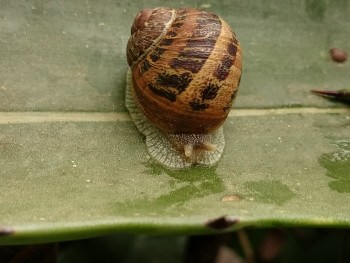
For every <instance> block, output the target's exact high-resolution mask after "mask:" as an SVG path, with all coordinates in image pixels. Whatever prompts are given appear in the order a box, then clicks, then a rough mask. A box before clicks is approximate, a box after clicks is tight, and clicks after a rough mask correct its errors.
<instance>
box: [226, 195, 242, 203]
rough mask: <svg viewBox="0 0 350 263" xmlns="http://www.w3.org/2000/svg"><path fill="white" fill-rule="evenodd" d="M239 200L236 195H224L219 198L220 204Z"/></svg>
mask: <svg viewBox="0 0 350 263" xmlns="http://www.w3.org/2000/svg"><path fill="white" fill-rule="evenodd" d="M239 200H241V198H240V197H239V196H238V195H226V196H224V197H222V198H221V201H222V202H233V201H239Z"/></svg>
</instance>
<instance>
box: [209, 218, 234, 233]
mask: <svg viewBox="0 0 350 263" xmlns="http://www.w3.org/2000/svg"><path fill="white" fill-rule="evenodd" d="M238 221H239V220H238V219H237V218H233V217H230V216H221V217H218V218H214V219H209V220H208V221H207V222H206V223H205V225H206V226H207V227H210V228H212V229H216V230H221V229H225V228H228V227H230V226H232V225H234V224H236V223H238Z"/></svg>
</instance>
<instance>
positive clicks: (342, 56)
mask: <svg viewBox="0 0 350 263" xmlns="http://www.w3.org/2000/svg"><path fill="white" fill-rule="evenodd" d="M329 52H330V54H331V57H332V59H333V61H335V62H344V61H345V60H346V58H347V56H348V54H347V53H346V51H345V50H342V49H340V48H331V49H330V51H329Z"/></svg>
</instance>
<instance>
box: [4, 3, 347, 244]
mask: <svg viewBox="0 0 350 263" xmlns="http://www.w3.org/2000/svg"><path fill="white" fill-rule="evenodd" d="M321 2H322V5H321V4H320V6H318V7H317V8H316V7H315V5H318V2H317V1H302V2H300V3H298V4H297V5H296V4H293V3H291V2H288V1H270V2H268V3H265V2H264V3H257V2H256V1H243V2H242V1H233V2H232V1H223V2H222V1H221V2H217V1H209V2H208V1H206V2H205V3H204V2H203V3H202V2H201V1H199V2H197V4H196V5H195V6H194V7H200V6H202V8H207V9H208V10H210V11H213V12H215V13H217V14H218V15H220V16H221V17H222V18H223V19H225V20H226V21H227V22H228V24H230V25H231V26H232V28H233V29H234V30H235V32H236V34H237V36H238V38H239V39H240V42H241V44H242V48H243V56H244V61H243V67H244V69H243V78H242V82H241V86H240V91H239V95H238V98H237V101H236V104H235V108H234V109H233V110H232V111H231V113H230V116H229V117H228V119H227V121H226V122H225V125H224V134H225V138H226V147H225V150H224V153H223V155H222V158H221V160H220V161H219V163H218V165H217V166H215V167H211V168H204V167H194V168H192V169H190V170H185V171H173V170H169V169H165V168H163V167H162V166H160V165H158V164H157V163H155V162H154V161H153V160H152V159H150V158H149V156H148V154H147V151H146V147H145V141H144V138H143V137H142V135H141V134H140V133H139V132H138V131H137V129H136V127H135V126H134V124H133V123H132V121H131V119H130V117H129V115H128V113H127V112H126V110H125V107H124V97H125V95H124V87H125V74H126V70H127V63H126V57H125V47H126V43H127V40H128V37H129V29H130V25H131V23H132V20H133V17H134V16H135V15H136V13H137V12H138V11H139V10H140V9H142V8H143V7H144V6H143V4H141V3H137V2H136V3H135V2H133V3H130V2H128V1H122V2H119V3H116V2H113V1H94V2H88V3H87V2H86V1H82V2H81V3H79V2H71V1H61V2H53V3H51V2H50V3H46V2H41V1H33V2H28V1H15V2H14V1H3V2H2V4H1V5H2V6H1V10H0V25H1V26H0V28H1V37H0V55H1V62H0V72H1V76H0V168H1V169H0V178H1V184H0V207H1V213H0V244H30V243H38V242H48V241H63V240H72V239H79V238H87V237H93V236H101V235H105V234H110V233H121V232H128V233H130V232H132V233H137V234H167V235H169V234H180V235H189V234H214V233H219V232H226V231H234V230H236V229H239V228H243V227H246V226H255V227H268V226H320V227H326V226H328V227H350V208H349V203H350V180H349V179H348V178H349V175H350V163H349V159H350V157H349V144H350V132H349V130H350V119H349V118H350V109H349V108H348V107H347V106H344V104H341V103H338V102H335V101H331V100H324V99H322V98H320V97H319V96H314V95H313V94H311V93H310V90H311V89H320V90H327V89H333V90H340V89H346V88H348V83H349V80H350V76H349V74H348V73H349V70H350V64H349V63H343V64H342V65H341V66H340V65H338V64H336V63H334V62H333V61H332V60H331V58H330V57H329V53H328V50H329V48H330V47H331V46H341V47H342V48H343V49H345V50H350V46H349V43H350V41H349V40H350V39H349V37H350V34H348V33H349V32H348V31H349V29H350V19H349V16H348V13H349V7H348V6H347V5H346V3H345V2H343V1H336V2H332V3H328V2H325V1H321ZM158 4H159V3H158V2H155V1H153V2H151V3H150V4H149V7H153V6H157V5H158ZM204 4H205V5H204ZM162 5H164V4H162ZM169 6H176V3H175V2H174V3H170V2H169ZM183 6H193V2H191V1H185V2H184V5H183ZM333 87H334V88H333ZM214 226H215V227H214Z"/></svg>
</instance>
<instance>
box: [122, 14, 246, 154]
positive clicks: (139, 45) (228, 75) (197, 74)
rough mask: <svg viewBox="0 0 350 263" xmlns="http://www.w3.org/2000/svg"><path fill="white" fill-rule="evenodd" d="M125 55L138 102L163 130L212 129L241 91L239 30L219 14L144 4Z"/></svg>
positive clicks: (191, 131) (189, 131)
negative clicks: (233, 29) (239, 87)
mask: <svg viewBox="0 0 350 263" xmlns="http://www.w3.org/2000/svg"><path fill="white" fill-rule="evenodd" d="M127 60H128V64H129V66H130V69H131V82H132V83H131V84H132V95H133V98H134V100H135V101H136V105H137V107H138V109H139V110H140V111H141V112H142V114H143V115H144V116H145V117H146V118H147V119H148V120H149V121H150V122H151V123H153V124H154V125H155V126H156V127H157V128H159V129H160V130H162V131H164V132H166V133H168V134H172V135H175V136H176V135H178V134H188V135H191V134H210V133H213V132H214V131H216V130H217V129H218V128H219V127H220V126H221V125H222V124H223V122H224V121H225V119H226V117H227V115H228V113H229V111H230V109H231V106H232V104H233V102H234V99H235V97H236V95H237V91H238V86H239V82H240V77H241V67H242V55H241V47H240V44H239V42H238V40H237V38H236V35H235V34H234V33H233V31H232V30H231V28H230V27H229V26H228V25H227V24H226V22H224V21H223V20H222V19H221V18H220V17H218V16H217V15H215V14H213V13H210V12H206V11H201V10H197V9H191V8H181V9H171V8H166V7H159V8H155V9H153V10H152V9H144V10H142V11H141V12H140V13H139V14H138V15H137V16H136V17H135V20H134V23H133V25H132V28H131V37H130V39H129V41H128V44H127ZM173 144H174V145H176V143H173ZM180 144H181V143H180ZM181 147H182V146H181ZM181 147H180V148H181ZM200 147H202V146H200ZM200 147H199V148H200ZM202 148H203V147H202ZM204 148H206V147H204ZM209 148H210V147H209ZM206 150H207V149H206Z"/></svg>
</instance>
